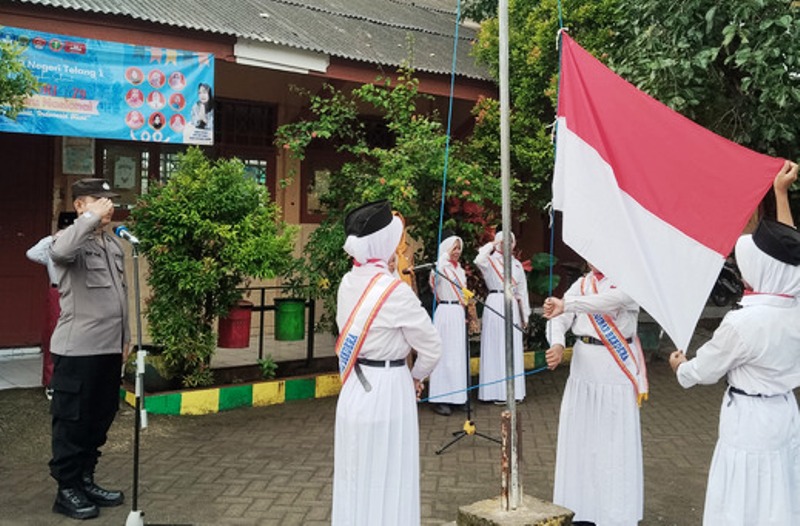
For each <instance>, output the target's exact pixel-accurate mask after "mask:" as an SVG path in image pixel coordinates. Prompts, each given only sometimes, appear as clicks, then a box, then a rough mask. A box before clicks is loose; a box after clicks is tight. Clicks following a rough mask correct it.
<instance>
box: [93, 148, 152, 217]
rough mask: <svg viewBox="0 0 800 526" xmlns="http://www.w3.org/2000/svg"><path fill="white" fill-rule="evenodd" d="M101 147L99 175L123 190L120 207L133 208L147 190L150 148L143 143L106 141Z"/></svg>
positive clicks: (115, 188)
mask: <svg viewBox="0 0 800 526" xmlns="http://www.w3.org/2000/svg"><path fill="white" fill-rule="evenodd" d="M98 151H99V153H98V155H99V156H100V169H99V170H98V174H99V177H102V178H104V179H106V180H107V181H108V182H109V183H110V184H111V187H112V189H113V190H114V192H116V193H118V194H119V197H118V198H116V199H115V200H114V201H115V203H116V204H117V205H118V206H119V207H120V208H124V209H130V208H133V205H134V204H136V199H137V198H138V197H139V195H140V194H141V193H142V192H143V191H147V179H148V174H149V168H150V152H149V151H148V150H147V149H146V148H142V146H141V145H140V144H139V143H113V144H109V143H104V144H102V145H101V147H100V148H99V149H98Z"/></svg>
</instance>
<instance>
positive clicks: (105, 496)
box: [81, 473, 125, 508]
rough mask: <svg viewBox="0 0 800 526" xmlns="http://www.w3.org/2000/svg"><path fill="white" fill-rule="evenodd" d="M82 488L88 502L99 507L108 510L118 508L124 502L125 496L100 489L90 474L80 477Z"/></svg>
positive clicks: (117, 492)
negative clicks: (113, 507)
mask: <svg viewBox="0 0 800 526" xmlns="http://www.w3.org/2000/svg"><path fill="white" fill-rule="evenodd" d="M81 482H82V486H81V488H82V489H83V491H84V492H86V496H87V497H89V500H90V501H92V502H94V503H95V504H97V505H98V506H100V507H103V508H110V507H112V506H119V505H120V504H122V502H123V501H124V500H125V495H123V493H122V492H121V491H117V490H110V489H105V488H101V487H100V486H98V485H97V484H95V483H94V475H92V474H91V473H84V474H83V476H82V477H81Z"/></svg>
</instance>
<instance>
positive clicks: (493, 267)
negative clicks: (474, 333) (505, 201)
mask: <svg viewBox="0 0 800 526" xmlns="http://www.w3.org/2000/svg"><path fill="white" fill-rule="evenodd" d="M515 243H516V240H515V238H514V234H513V233H512V234H511V247H512V250H513V247H514V246H515ZM475 265H476V266H477V267H478V269H480V271H481V273H482V274H483V280H484V282H485V283H486V288H487V289H489V295H488V296H487V297H486V306H487V307H489V308H486V309H484V311H483V319H482V322H481V365H480V384H481V386H480V387H479V388H478V399H480V400H483V401H486V402H491V401H493V402H495V403H496V404H498V405H502V404H505V403H506V382H505V381H501V380H503V378H505V377H506V345H505V341H506V338H505V334H506V329H505V320H504V319H503V318H502V317H501V316H500V315H498V314H496V313H495V312H494V311H492V310H491V309H494V310H495V311H496V312H499V313H503V312H504V310H505V296H504V293H503V276H504V273H505V270H504V268H503V232H498V233H497V234H495V236H494V241H493V242H491V243H486V244H485V245H483V246H482V247H481V248H480V249H479V250H478V255H477V256H476V257H475ZM511 288H512V293H513V295H514V308H513V316H514V319H513V321H514V324H515V325H517V326H518V327H521V328H522V329H525V328H526V327H527V325H528V318H529V317H530V315H531V307H530V303H529V300H528V283H527V280H526V279H525V270H524V269H523V268H522V263H520V262H519V261H518V260H517V258H515V257H513V256H512V257H511ZM490 308H491V309H490ZM512 334H513V336H512V341H513V346H514V347H513V349H514V374H515V375H516V378H515V379H514V397H515V398H516V399H517V401H518V402H521V401H522V400H523V399H524V398H525V377H524V376H523V375H522V373H524V372H525V359H524V354H523V349H522V332H521V331H519V330H518V329H516V328H514V329H513V332H512ZM484 384H486V385H484Z"/></svg>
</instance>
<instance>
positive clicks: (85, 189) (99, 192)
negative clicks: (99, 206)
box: [72, 179, 119, 199]
mask: <svg viewBox="0 0 800 526" xmlns="http://www.w3.org/2000/svg"><path fill="white" fill-rule="evenodd" d="M85 195H90V196H92V197H119V194H116V193H114V192H112V191H111V185H110V184H108V181H106V180H105V179H81V180H80V181H75V182H74V183H72V198H73V199H77V198H78V197H83V196H85Z"/></svg>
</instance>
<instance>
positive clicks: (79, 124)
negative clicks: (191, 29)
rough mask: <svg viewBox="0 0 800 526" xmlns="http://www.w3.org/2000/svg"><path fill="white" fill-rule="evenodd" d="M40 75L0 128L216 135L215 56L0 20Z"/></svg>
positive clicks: (179, 138) (184, 138)
mask: <svg viewBox="0 0 800 526" xmlns="http://www.w3.org/2000/svg"><path fill="white" fill-rule="evenodd" d="M0 39H2V40H4V41H16V42H17V43H19V44H20V45H22V46H23V47H25V51H24V53H23V54H22V57H21V58H22V60H23V62H24V63H25V66H26V67H27V68H28V69H30V70H31V71H32V72H33V73H34V74H35V75H36V77H37V78H38V80H39V82H40V83H41V87H40V89H39V92H38V93H36V94H34V95H33V96H31V97H30V98H28V100H27V101H26V103H25V109H24V110H23V111H22V112H21V113H20V114H19V115H18V116H17V120H16V121H14V120H12V119H9V118H7V117H0V131H4V132H16V133H33V134H40V135H62V136H68V137H93V138H101V139H121V140H131V141H149V142H169V143H177V144H206V145H210V144H213V142H214V106H213V104H214V97H213V92H214V89H213V86H214V56H213V55H212V54H210V53H201V52H195V51H182V50H177V49H166V48H160V47H145V46H133V45H128V44H120V43H117V42H107V41H103V40H92V39H86V38H79V37H72V36H66V35H56V34H52V33H43V32H40V31H36V30H31V29H20V28H14V27H0Z"/></svg>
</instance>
